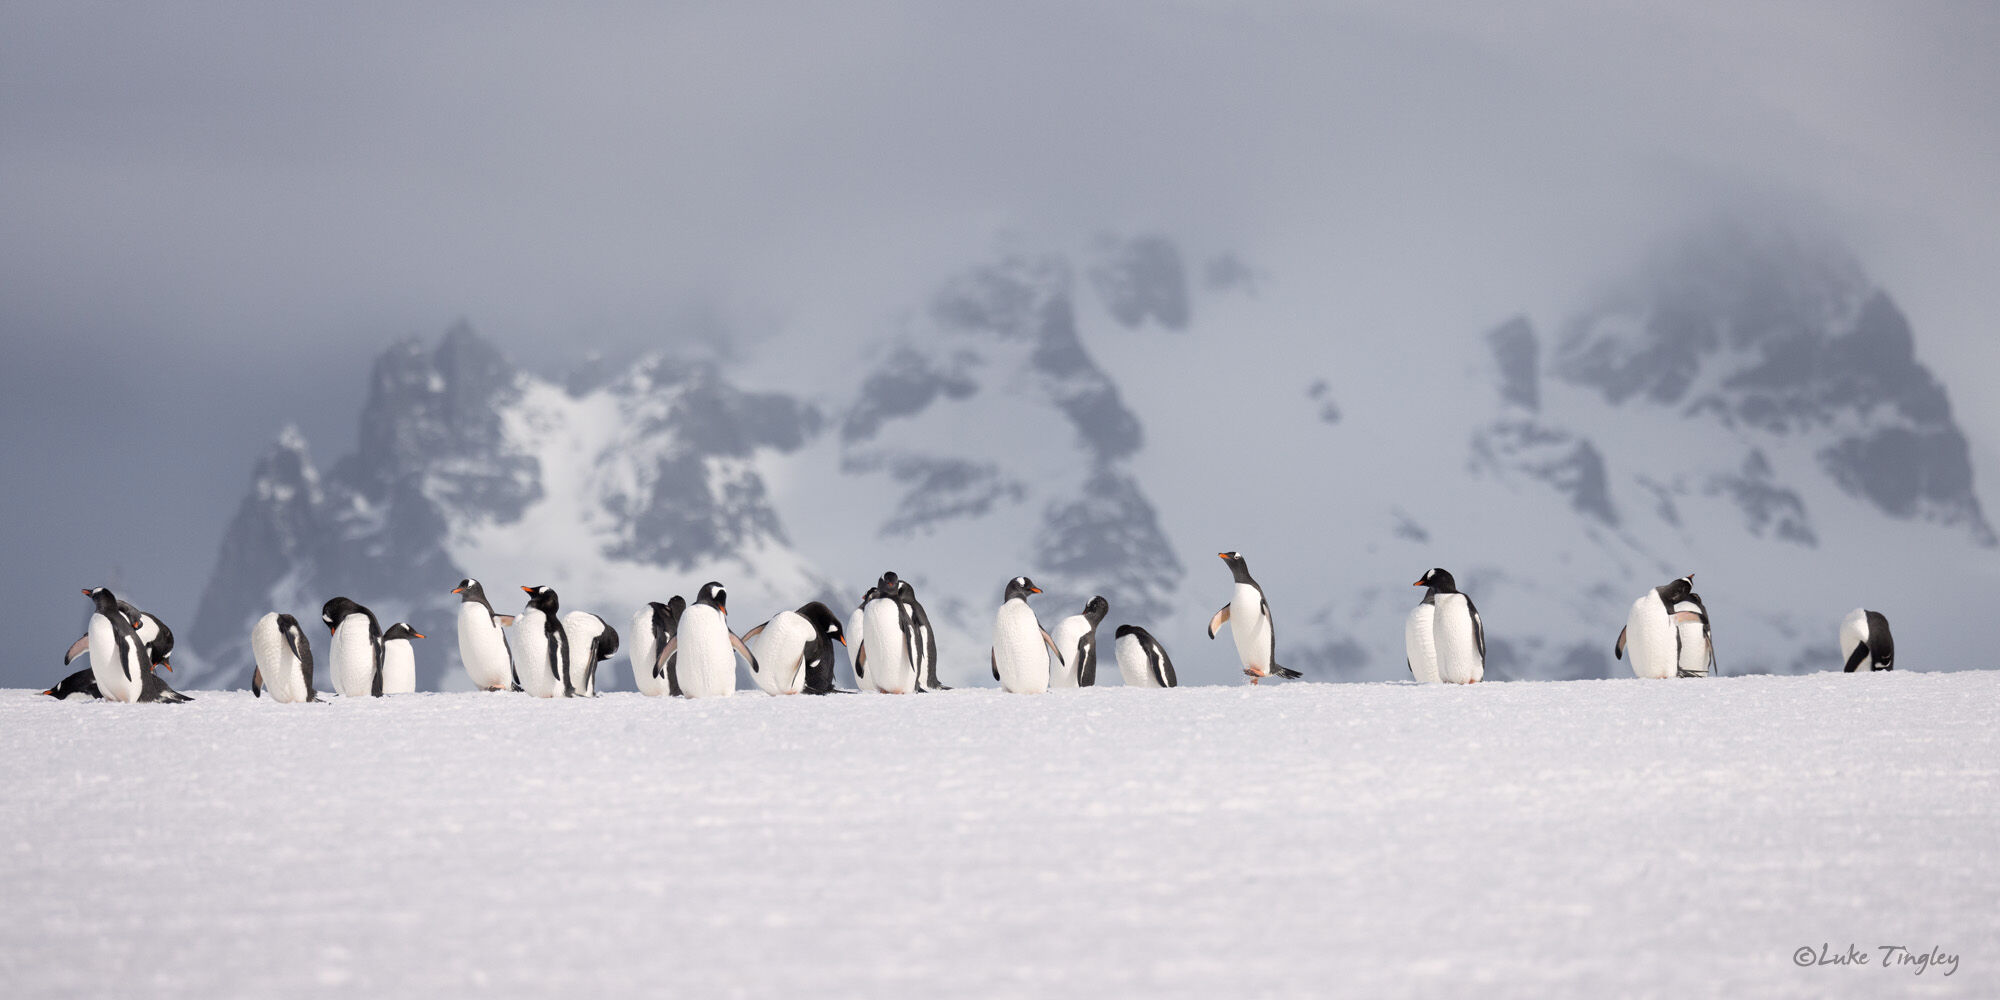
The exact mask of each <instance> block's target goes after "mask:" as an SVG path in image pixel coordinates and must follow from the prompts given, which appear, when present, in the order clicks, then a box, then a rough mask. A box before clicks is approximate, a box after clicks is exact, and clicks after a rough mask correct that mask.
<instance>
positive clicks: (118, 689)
mask: <svg viewBox="0 0 2000 1000" xmlns="http://www.w3.org/2000/svg"><path fill="white" fill-rule="evenodd" d="M142 659H145V657H144V656H143V655H142V654H140V653H139V651H138V647H137V644H136V643H135V644H134V646H133V649H132V651H131V652H130V653H128V654H127V655H125V656H123V657H120V656H119V655H118V635H117V633H115V632H113V631H112V630H111V619H109V618H106V617H104V616H103V615H101V614H97V613H95V612H92V613H91V616H90V675H91V676H92V677H95V678H96V679H97V691H98V693H99V694H102V695H103V696H104V697H105V698H106V699H108V700H110V701H138V700H139V692H140V691H142V690H144V689H145V684H146V677H145V674H144V673H143V671H145V670H146V669H148V668H149V667H150V666H151V665H150V664H143V663H138V662H136V661H138V660H142Z"/></svg>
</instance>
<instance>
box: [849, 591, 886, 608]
mask: <svg viewBox="0 0 2000 1000" xmlns="http://www.w3.org/2000/svg"><path fill="white" fill-rule="evenodd" d="M881 599H882V588H880V587H870V588H868V592H867V593H865V594H862V595H861V603H860V604H857V605H855V607H858V608H865V607H867V606H868V602H869V601H879V600H881Z"/></svg>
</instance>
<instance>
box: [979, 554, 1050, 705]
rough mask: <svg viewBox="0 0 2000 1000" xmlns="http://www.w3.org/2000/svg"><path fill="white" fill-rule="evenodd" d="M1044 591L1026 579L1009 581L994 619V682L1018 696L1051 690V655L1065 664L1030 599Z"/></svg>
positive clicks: (1023, 577)
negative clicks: (998, 611)
mask: <svg viewBox="0 0 2000 1000" xmlns="http://www.w3.org/2000/svg"><path fill="white" fill-rule="evenodd" d="M1041 592H1042V588H1040V587H1037V586H1035V581H1033V580H1030V579H1028V578H1027V577H1025V576H1017V577H1015V578H1013V579H1012V580H1009V581H1007V592H1006V594H1005V595H1004V596H1003V597H1002V598H1001V601H1000V613H999V614H997V615H995V616H994V618H993V653H992V663H993V679H994V680H996V681H999V682H1000V687H1001V688H1002V689H1003V690H1006V691H1010V692H1012V693H1014V694H1041V693H1042V692H1044V691H1047V690H1048V689H1049V654H1050V653H1054V654H1055V657H1056V660H1057V661H1058V662H1060V661H1061V660H1062V650H1060V649H1057V648H1056V641H1055V640H1054V639H1052V638H1050V637H1049V634H1048V632H1047V631H1044V630H1043V628H1042V623H1041V622H1040V621H1038V620H1037V619H1036V618H1035V609H1034V608H1031V607H1029V606H1028V596H1029V595H1031V594H1039V593H1041Z"/></svg>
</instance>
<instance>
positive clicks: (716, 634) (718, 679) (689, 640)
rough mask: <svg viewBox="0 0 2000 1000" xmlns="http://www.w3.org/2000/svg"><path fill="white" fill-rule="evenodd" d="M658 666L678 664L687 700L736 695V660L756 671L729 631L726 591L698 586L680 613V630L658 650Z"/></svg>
mask: <svg viewBox="0 0 2000 1000" xmlns="http://www.w3.org/2000/svg"><path fill="white" fill-rule="evenodd" d="M655 655H657V656H658V657H659V659H660V662H661V663H663V664H664V663H665V662H666V660H667V658H668V657H675V658H677V661H678V667H677V673H678V675H679V678H680V686H681V694H683V695H686V696H687V697H689V698H727V697H729V696H730V695H732V694H735V693H736V657H738V656H741V657H743V662H745V663H747V664H750V673H751V674H752V675H755V674H756V673H757V671H758V667H757V658H756V657H755V656H753V655H752V654H751V652H750V647H748V646H745V645H743V640H741V639H738V638H737V637H736V633H734V632H731V631H729V592H728V591H726V590H724V589H722V584H719V583H716V582H714V581H712V580H711V581H709V582H708V583H705V584H702V586H701V592H700V593H698V594H696V595H695V599H694V604H692V605H691V606H689V607H688V609H687V611H685V612H683V613H682V614H681V624H680V629H679V630H678V631H677V632H676V633H675V635H674V637H673V638H672V639H669V640H667V644H666V645H665V646H663V647H661V648H660V651H659V653H657V654H655Z"/></svg>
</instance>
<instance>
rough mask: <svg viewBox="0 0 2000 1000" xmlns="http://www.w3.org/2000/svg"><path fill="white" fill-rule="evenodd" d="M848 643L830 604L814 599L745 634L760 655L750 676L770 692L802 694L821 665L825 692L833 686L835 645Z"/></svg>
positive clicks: (765, 691)
mask: <svg viewBox="0 0 2000 1000" xmlns="http://www.w3.org/2000/svg"><path fill="white" fill-rule="evenodd" d="M829 640H837V641H838V642H839V643H840V644H841V645H843V646H844V645H846V644H847V639H846V637H845V633H844V631H843V630H842V629H841V627H840V620H839V619H837V618H835V617H834V616H833V612H832V611H831V610H830V609H828V608H827V606H826V605H824V604H821V603H820V602H818V601H813V602H812V603H810V604H806V605H804V606H803V607H800V608H799V609H798V610H797V611H780V612H778V613H777V614H775V615H773V616H771V620H770V621H767V622H765V623H764V624H762V625H759V626H757V627H756V628H753V629H751V630H750V631H748V632H745V633H743V641H744V642H745V643H746V644H748V645H749V647H750V651H751V652H752V653H754V654H756V656H755V658H754V659H752V660H751V661H750V676H751V677H752V678H754V679H755V680H756V681H757V687H758V688H760V689H762V690H763V692H764V693H765V694H768V695H781V694H798V693H799V692H800V691H803V690H805V689H806V685H807V678H806V675H807V673H808V672H809V671H810V670H812V669H814V668H815V665H821V666H822V667H823V669H824V671H825V677H824V678H823V682H824V688H825V690H822V691H819V692H817V693H820V694H824V693H826V690H831V689H832V687H833V644H832V642H830V641H829Z"/></svg>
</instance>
